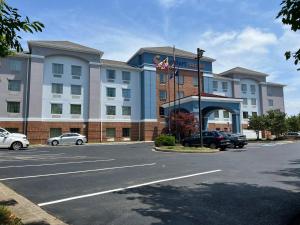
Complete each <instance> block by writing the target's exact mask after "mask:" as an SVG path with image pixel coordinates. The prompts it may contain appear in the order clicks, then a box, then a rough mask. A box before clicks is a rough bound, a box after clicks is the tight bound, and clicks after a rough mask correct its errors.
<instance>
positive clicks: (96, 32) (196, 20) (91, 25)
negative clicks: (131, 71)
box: [7, 0, 300, 115]
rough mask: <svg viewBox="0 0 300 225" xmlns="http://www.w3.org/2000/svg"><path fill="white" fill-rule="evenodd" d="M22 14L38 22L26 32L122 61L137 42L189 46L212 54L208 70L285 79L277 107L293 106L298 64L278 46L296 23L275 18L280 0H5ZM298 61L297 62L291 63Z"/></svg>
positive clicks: (294, 43) (298, 97)
mask: <svg viewBox="0 0 300 225" xmlns="http://www.w3.org/2000/svg"><path fill="white" fill-rule="evenodd" d="M7 2H8V3H9V4H10V5H11V6H13V7H16V8H18V9H19V10H20V12H21V14H22V15H27V16H29V17H30V18H31V19H32V20H38V21H41V22H42V23H44V25H45V29H44V31H43V32H42V33H35V34H27V33H26V34H22V37H23V41H22V44H23V46H24V47H25V49H26V46H27V44H26V41H28V40H68V41H73V42H76V43H79V44H83V45H86V46H89V47H93V48H96V49H99V50H101V51H104V56H103V58H106V59H115V60H122V61H127V60H128V59H129V58H130V56H132V55H133V54H134V53H135V52H136V51H137V50H138V49H139V48H141V47H153V46H166V45H168V46H173V45H175V46H176V48H180V49H184V50H187V51H191V52H196V49H197V47H200V48H202V49H204V50H205V56H208V57H212V58H214V59H216V62H214V64H213V72H215V73H220V72H223V71H225V70H228V69H231V68H233V67H236V66H241V67H245V68H248V69H252V70H257V71H260V72H263V73H267V74H269V77H268V78H267V80H268V81H270V82H278V83H283V84H286V85H287V86H286V87H285V89H284V94H285V107H286V112H287V113H288V114H289V115H292V114H298V113H300V71H297V67H296V66H295V65H294V64H293V61H291V60H289V61H286V60H285V57H284V52H285V51H287V50H292V51H293V50H294V51H295V50H296V49H299V48H300V31H298V32H293V31H291V30H290V28H289V27H288V26H284V25H282V23H281V21H280V20H278V19H275V18H276V15H277V13H278V12H279V10H280V3H281V0H109V1H108V0H85V1H82V0H43V1H41V0H7ZM298 67H300V65H299V66H298Z"/></svg>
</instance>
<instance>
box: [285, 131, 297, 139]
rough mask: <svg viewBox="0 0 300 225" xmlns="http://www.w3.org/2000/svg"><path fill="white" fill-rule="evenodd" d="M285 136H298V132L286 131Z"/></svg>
mask: <svg viewBox="0 0 300 225" xmlns="http://www.w3.org/2000/svg"><path fill="white" fill-rule="evenodd" d="M285 136H286V137H295V138H300V132H287V133H286V135H285Z"/></svg>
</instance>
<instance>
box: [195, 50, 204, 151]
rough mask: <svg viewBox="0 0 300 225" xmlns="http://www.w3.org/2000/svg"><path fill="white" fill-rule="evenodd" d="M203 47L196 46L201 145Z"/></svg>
mask: <svg viewBox="0 0 300 225" xmlns="http://www.w3.org/2000/svg"><path fill="white" fill-rule="evenodd" d="M204 52H205V51H204V50H203V49H200V48H197V67H198V111H199V112H198V113H199V133H200V146H201V147H203V137H202V111H201V92H202V80H201V79H200V78H201V75H200V59H201V58H202V57H203V53H204Z"/></svg>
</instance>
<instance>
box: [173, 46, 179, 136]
mask: <svg viewBox="0 0 300 225" xmlns="http://www.w3.org/2000/svg"><path fill="white" fill-rule="evenodd" d="M175 61H176V58H175V45H173V79H174V121H175V138H177V116H176V77H175ZM178 81H179V79H178Z"/></svg>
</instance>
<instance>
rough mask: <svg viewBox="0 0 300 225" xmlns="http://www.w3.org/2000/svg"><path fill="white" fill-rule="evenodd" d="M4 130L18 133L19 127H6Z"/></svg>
mask: <svg viewBox="0 0 300 225" xmlns="http://www.w3.org/2000/svg"><path fill="white" fill-rule="evenodd" d="M5 130H7V131H8V132H9V133H19V128H15V127H6V128H5Z"/></svg>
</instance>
